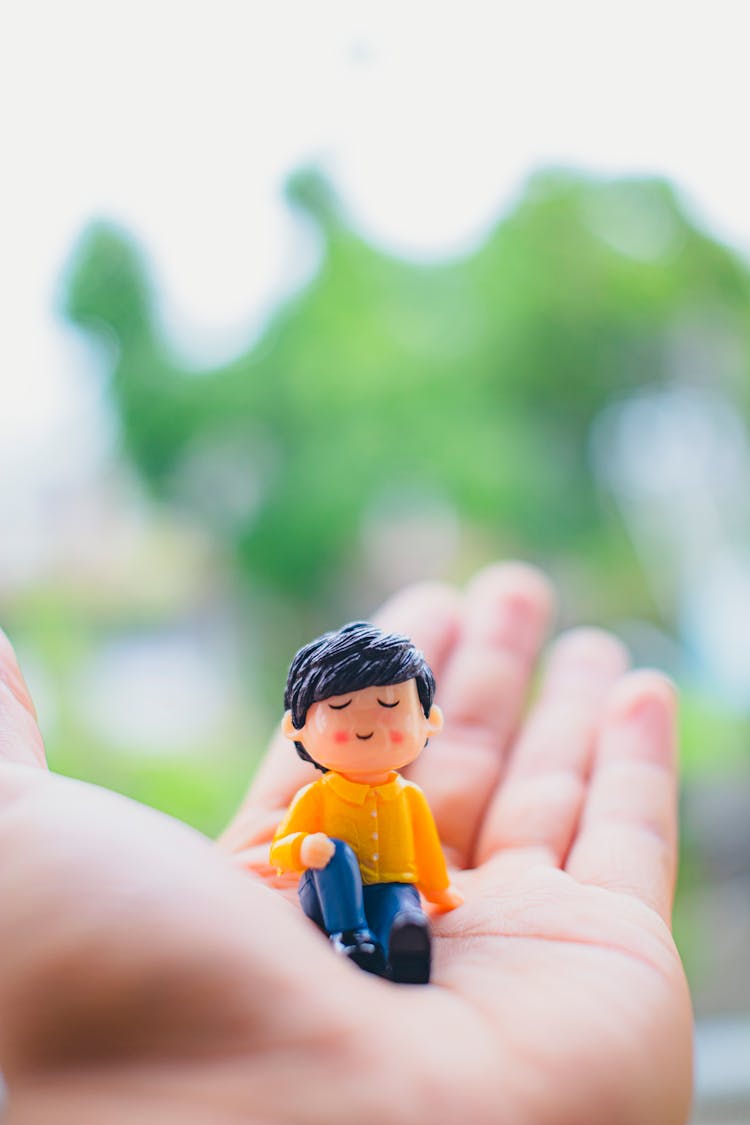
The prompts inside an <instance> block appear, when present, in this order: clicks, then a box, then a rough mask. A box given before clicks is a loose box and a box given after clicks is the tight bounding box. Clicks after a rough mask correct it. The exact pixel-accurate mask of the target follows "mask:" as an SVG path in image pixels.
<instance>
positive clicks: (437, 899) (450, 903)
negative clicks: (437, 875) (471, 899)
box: [427, 885, 464, 911]
mask: <svg viewBox="0 0 750 1125" xmlns="http://www.w3.org/2000/svg"><path fill="white" fill-rule="evenodd" d="M427 898H428V901H429V902H431V903H432V905H433V906H437V907H439V909H440V910H441V911H444V910H455V909H456V907H457V906H462V905H463V902H464V896H463V895H462V894H461V892H460V891H459V890H458V889H457V888H456V887H454V886H453V885H451V886H450V887H446V888H445V890H443V891H430V893H429V895H428V896H427Z"/></svg>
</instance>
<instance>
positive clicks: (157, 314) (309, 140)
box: [0, 0, 750, 1122]
mask: <svg viewBox="0 0 750 1125" xmlns="http://www.w3.org/2000/svg"><path fill="white" fill-rule="evenodd" d="M2 22H3V24H4V27H3V28H2V29H1V30H2V33H1V34H0V97H1V102H0V104H2V105H3V116H4V129H3V135H4V139H5V143H4V146H3V147H4V156H5V160H4V163H5V168H6V172H5V174H4V181H5V182H4V189H5V190H4V198H3V206H2V209H1V210H0V230H1V231H2V243H1V244H2V246H3V253H2V258H1V259H0V284H1V285H2V288H3V293H4V301H3V307H4V310H5V313H4V317H3V331H2V334H1V335H0V385H1V386H2V392H3V394H2V406H1V407H0V475H1V477H2V483H3V487H2V488H1V489H0V619H2V621H3V623H4V625H5V627H6V628H7V631H8V632H9V634H10V635H11V637H12V639H13V641H14V642H15V644H16V645H17V648H18V650H19V654H20V657H21V661H22V665H23V667H24V669H25V671H26V673H27V678H28V679H29V682H30V684H31V687H32V690H33V693H34V695H35V698H36V701H37V705H38V710H39V713H40V718H41V724H42V728H43V730H44V733H45V736H46V740H47V745H48V749H49V755H50V760H51V763H52V765H53V766H54V767H55V768H56V769H58V770H61V771H62V772H67V773H70V774H73V775H75V776H81V777H85V778H87V779H90V780H94V781H97V782H100V783H102V784H105V785H108V786H112V787H114V788H116V789H119V790H121V791H123V792H125V793H128V794H130V795H132V796H135V797H137V798H139V799H141V800H145V801H147V802H149V803H151V804H154V805H156V806H158V807H160V808H162V809H166V810H167V811H169V812H171V813H174V814H175V815H178V816H180V817H183V818H185V819H187V820H188V821H189V822H191V823H192V824H194V825H196V826H198V827H199V828H201V829H202V830H204V831H206V832H215V831H217V830H218V829H219V828H220V826H221V825H222V824H223V822H224V821H225V820H226V818H227V817H228V816H229V814H230V813H231V811H232V810H233V808H234V807H235V806H236V804H237V803H238V801H239V799H240V796H241V794H242V792H243V789H244V787H245V785H246V783H247V780H248V778H249V776H250V774H251V772H252V769H253V768H254V765H255V763H256V762H257V760H258V756H259V755H260V754H261V753H262V750H263V747H264V744H265V741H266V739H267V736H268V733H269V731H270V729H271V727H272V725H273V723H274V722H275V721H276V719H277V718H278V715H279V713H280V710H281V691H282V689H283V681H284V677H285V671H286V666H287V665H288V662H289V659H290V657H291V655H292V654H293V653H294V651H295V650H296V648H297V647H298V646H299V645H300V644H302V643H304V642H305V641H306V640H309V639H310V638H311V637H312V636H314V635H316V633H318V632H320V631H322V630H323V629H325V628H329V627H333V626H335V625H338V624H340V623H342V622H343V621H345V620H347V619H350V618H352V617H362V616H367V615H368V613H370V612H371V611H372V610H373V609H374V608H375V607H376V605H377V604H378V602H379V601H380V600H382V598H384V597H385V596H387V595H388V594H390V593H391V592H393V591H394V590H396V589H398V588H399V587H400V586H401V585H403V584H404V583H405V582H408V581H411V580H413V579H418V578H423V577H433V578H441V579H447V580H449V581H455V582H459V583H460V582H462V581H463V580H465V578H466V577H468V575H469V574H471V573H472V572H473V571H474V570H475V569H476V568H477V567H479V566H482V565H484V564H486V563H487V562H489V561H491V560H494V559H496V558H502V557H507V556H510V557H519V558H524V559H528V560H531V561H533V562H536V563H538V564H539V565H541V566H542V567H544V568H545V569H546V570H547V571H548V572H549V573H550V574H551V575H552V577H553V579H554V580H555V582H556V583H557V585H558V587H559V590H560V596H561V611H560V622H559V624H560V626H561V627H563V626H565V625H567V624H570V623H574V622H581V621H583V622H594V623H598V624H602V625H605V626H608V627H610V628H613V629H614V630H615V631H616V632H618V633H619V634H620V635H621V636H622V637H623V638H624V639H625V640H626V641H627V642H628V643H629V644H630V646H631V648H632V649H633V651H634V653H635V657H636V659H637V660H638V661H640V662H645V663H648V664H652V665H657V666H659V667H661V668H663V669H665V670H666V671H667V672H668V673H670V674H671V675H672V676H673V677H675V678H676V680H677V681H678V682H679V685H680V687H681V690H682V698H683V707H682V724H683V730H682V735H683V769H684V790H683V802H682V813H683V816H682V823H683V841H682V851H683V855H682V874H681V885H680V888H679V894H678V903H677V912H676V932H677V938H678V942H679V945H680V947H681V950H682V952H683V955H684V957H685V960H686V964H687V968H688V973H689V976H690V980H691V985H692V989H693V996H694V1000H695V1005H696V1011H697V1015H698V1017H699V1034H698V1072H697V1073H698V1103H697V1108H696V1121H702V1122H708V1121H730V1120H738V1121H739V1120H746V1119H747V1117H746V1116H744V1115H745V1114H746V1113H748V1114H750V1110H749V1109H748V1106H750V955H749V954H748V950H749V949H750V746H749V740H748V734H749V729H750V724H749V721H748V720H749V715H750V510H749V505H748V490H749V489H750V444H749V438H748V433H749V426H750V263H749V261H748V253H749V252H750V203H749V202H748V201H749V200H750V161H748V159H747V140H746V139H745V140H744V141H743V139H742V138H743V137H745V138H746V137H747V105H748V93H749V90H748V85H749V83H748V73H747V65H746V43H747V32H748V30H750V26H749V25H750V17H748V14H747V11H746V7H745V5H744V4H742V3H722V2H719V3H716V4H714V5H712V6H711V9H710V11H709V9H708V8H707V7H704V6H702V5H700V6H698V5H697V6H695V7H687V6H684V5H678V4H672V3H664V4H662V5H659V6H653V5H646V4H642V3H638V2H636V3H631V4H629V5H627V6H621V7H619V8H617V9H615V8H613V7H610V6H608V5H597V4H594V3H582V2H571V3H568V4H566V5H555V4H552V3H549V4H540V3H529V4H526V5H524V6H522V7H521V6H519V7H518V8H517V9H510V8H509V7H507V8H506V7H505V6H503V5H497V4H479V3H464V4H462V5H461V6H460V10H459V7H458V6H457V5H456V6H453V5H445V6H443V7H441V6H439V5H434V4H432V5H430V4H425V3H421V2H415V3H412V4H409V5H397V4H387V3H386V4H383V3H380V4H374V3H364V4H353V3H340V4H335V3H318V4H315V5H306V4H303V3H280V4H276V5H259V4H258V5H254V4H248V3H232V2H227V0H217V2H215V3H213V4H211V5H210V6H209V5H199V4H184V3H183V4H177V3H169V2H161V3H157V4H152V3H150V4H145V3H137V2H136V3H130V4H129V5H127V6H124V5H99V4H94V3H80V2H71V3H69V4H66V5H63V6H55V5H53V4H50V3H46V4H45V3H34V2H33V0H32V2H29V3H25V4H23V5H20V4H17V5H9V6H6V8H5V9H4V14H3V17H2Z"/></svg>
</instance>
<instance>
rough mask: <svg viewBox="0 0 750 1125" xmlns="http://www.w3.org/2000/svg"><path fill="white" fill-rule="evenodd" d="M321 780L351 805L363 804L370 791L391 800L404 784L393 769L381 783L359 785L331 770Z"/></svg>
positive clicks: (381, 797)
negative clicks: (387, 778) (388, 776)
mask: <svg viewBox="0 0 750 1125" xmlns="http://www.w3.org/2000/svg"><path fill="white" fill-rule="evenodd" d="M323 781H324V783H325V784H326V785H330V786H331V788H332V789H333V790H334V792H335V793H337V794H338V795H339V797H342V798H343V799H344V800H345V801H348V802H349V803H350V804H351V805H363V804H364V803H365V801H366V800H367V797H368V795H369V794H370V793H375V795H376V796H377V797H380V799H381V800H383V801H391V800H393V798H394V797H395V796H396V794H397V793H398V791H399V790H400V789H401V787H402V785H403V784H404V781H403V778H402V777H401V776H400V774H398V773H396V771H395V770H393V772H392V773H391V776H390V779H389V780H388V781H386V782H384V784H383V785H360V784H359V782H357V781H349V780H348V779H347V778H346V777H342V776H341V774H340V773H333V771H331V772H330V773H327V774H326V775H325V777H324V778H323Z"/></svg>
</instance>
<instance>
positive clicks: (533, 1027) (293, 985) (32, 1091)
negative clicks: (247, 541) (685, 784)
mask: <svg viewBox="0 0 750 1125" xmlns="http://www.w3.org/2000/svg"><path fill="white" fill-rule="evenodd" d="M550 603H551V599H550V595H549V591H548V588H547V585H546V583H545V582H544V580H543V579H542V578H541V577H540V576H539V575H538V574H537V573H536V572H535V571H532V570H530V569H529V568H526V567H521V566H518V565H506V566H499V567H493V568H491V569H489V570H487V571H484V572H483V573H481V574H480V575H478V576H477V577H476V578H475V579H474V581H473V582H472V583H471V584H470V586H469V588H468V589H467V591H466V592H465V594H462V595H461V594H459V593H457V592H455V591H452V590H450V589H448V588H444V587H439V586H433V585H430V586H422V587H417V588H414V589H412V590H408V591H406V592H404V593H403V594H401V595H400V596H399V597H397V598H396V599H394V601H393V602H391V603H389V605H387V606H386V607H385V608H384V609H383V611H381V613H380V615H379V616H378V623H379V624H381V625H382V626H383V627H384V628H387V629H399V630H401V631H403V632H406V633H408V634H409V635H410V636H411V637H412V638H413V639H414V640H415V641H416V643H417V644H418V645H419V646H420V647H421V648H422V649H423V650H424V652H425V654H426V656H427V658H428V661H429V662H430V663H431V665H432V667H433V669H434V671H435V674H436V677H437V680H438V700H439V702H440V703H441V705H442V707H443V709H444V711H445V714H446V729H445V731H444V733H443V734H442V735H441V736H440V738H439V739H436V740H435V741H434V743H432V744H431V745H430V746H429V747H428V749H427V750H426V751H425V753H424V754H423V755H422V757H421V758H420V759H419V761H418V762H417V763H416V764H415V766H414V767H413V768H412V776H413V777H414V779H415V780H417V781H418V782H419V784H420V785H421V786H422V788H423V789H424V791H425V792H426V794H427V796H428V798H429V800H430V803H431V805H432V808H433V811H434V813H435V816H436V820H437V823H438V827H439V829H440V833H441V836H442V839H443V842H444V844H445V846H446V853H447V855H448V856H449V858H450V859H451V860H452V861H453V864H454V866H455V868H456V873H455V880H456V883H457V885H458V886H459V887H460V888H461V890H462V891H463V893H464V895H465V898H466V902H465V904H464V905H463V906H462V907H460V908H459V909H458V910H456V911H453V912H452V913H451V914H446V915H442V916H440V917H438V918H436V919H435V921H434V933H435V963H434V969H433V984H432V985H431V986H429V987H426V988H416V987H408V986H399V985H393V984H390V983H388V982H386V981H383V980H380V979H376V978H373V977H370V976H369V975H367V974H364V973H362V972H359V971H358V970H357V969H356V968H355V967H354V966H353V965H351V964H350V963H348V962H346V961H344V960H340V959H338V958H336V957H335V956H334V955H333V954H332V953H331V951H330V949H329V948H328V945H327V942H326V941H325V939H324V938H323V937H322V936H321V935H320V934H319V933H318V932H317V931H316V930H315V929H314V927H313V926H311V924H310V923H309V922H308V920H307V919H306V918H305V917H304V916H303V915H302V914H301V911H300V910H299V907H298V906H297V903H296V894H295V892H294V884H293V882H291V883H290V881H289V880H279V879H278V878H277V877H276V876H275V874H274V873H273V872H272V871H271V870H270V868H269V866H268V841H269V840H270V837H271V835H272V833H273V830H274V828H275V827H276V824H277V823H278V821H279V819H280V816H281V813H282V811H283V809H284V808H285V807H286V804H287V803H288V801H289V799H290V797H291V796H292V794H293V792H294V791H295V790H296V789H297V788H298V787H299V785H300V784H303V783H304V782H305V781H307V780H310V777H311V772H312V771H311V768H310V767H308V766H306V765H305V764H304V763H301V762H299V761H298V759H297V758H296V756H295V755H294V753H293V751H292V750H291V749H290V748H289V744H288V743H287V742H286V741H285V740H282V739H280V738H279V739H277V740H276V742H275V744H274V745H273V746H272V748H271V751H270V752H269V755H268V757H267V758H266V761H265V762H264V765H263V766H262V768H261V770H260V771H259V774H258V776H257V778H256V780H255V782H254V784H253V786H252V788H251V790H250V793H249V795H248V798H247V800H246V803H245V805H244V806H243V808H242V809H241V810H240V813H239V814H238V816H237V818H236V819H235V821H234V823H233V824H232V825H231V826H230V827H229V828H228V829H227V831H226V833H225V834H224V836H223V837H222V840H221V841H220V842H219V846H218V848H217V847H216V845H213V844H211V843H210V842H209V841H207V840H205V839H204V838H203V837H201V836H200V835H199V834H198V833H195V832H193V831H191V830H190V829H188V828H186V827H185V826H184V825H180V824H178V823H176V822H174V821H172V820H170V819H169V818H167V817H164V816H162V815H160V814H158V813H155V812H153V811H152V810H148V809H144V808H142V807H139V806H137V805H134V804H133V803H132V802H129V801H127V800H125V799H124V798H121V797H118V796H115V795H113V794H110V793H107V792H105V791H102V790H99V789H96V788H95V787H92V786H86V785H83V784H81V783H77V782H72V781H68V780H65V779H62V778H57V777H54V776H52V775H50V774H49V773H47V772H46V771H45V770H44V769H43V768H40V767H42V766H43V754H42V749H41V740H40V738H39V734H38V730H37V727H36V723H35V720H34V717H33V712H32V709H31V704H30V701H29V700H28V696H27V694H26V691H25V688H24V685H23V682H22V680H21V678H20V675H19V673H18V670H17V668H16V666H15V663H14V660H13V657H12V653H11V652H10V650H9V648H8V650H7V651H4V653H3V654H2V664H1V665H0V676H2V680H3V683H2V685H0V758H2V759H4V763H3V765H2V768H0V846H2V848H3V855H4V856H6V857H8V859H9V860H10V859H12V862H10V861H7V862H6V863H5V864H3V867H2V869H1V870H0V901H2V902H3V911H2V913H1V914H0V941H1V942H2V946H1V947H2V949H3V950H4V957H3V959H2V963H0V1064H2V1067H3V1070H4V1072H5V1075H6V1079H7V1082H8V1088H9V1110H10V1114H9V1120H10V1121H11V1122H13V1121H17V1122H23V1121H45V1120H53V1119H54V1120H56V1121H63V1122H64V1121H68V1120H69V1121H71V1122H72V1121H76V1122H85V1121H107V1122H112V1123H117V1122H118V1121H133V1120H139V1121H145V1120H149V1121H150V1120H153V1121H159V1122H170V1121H180V1122H193V1121H195V1122H204V1121H205V1122H223V1121H227V1122H230V1121H257V1122H264V1123H265V1122H295V1123H296V1122H299V1123H301V1125H304V1123H308V1122H309V1123H317V1122H326V1123H337V1122H341V1123H344V1122H346V1123H350V1122H354V1121H356V1122H365V1123H369V1122H372V1123H375V1122H380V1121H382V1120H384V1119H388V1120H390V1121H393V1122H405V1123H406V1122H414V1123H415V1125H416V1123H422V1122H426V1121H431V1122H438V1123H439V1122H453V1121H461V1122H471V1123H472V1125H473V1123H477V1125H481V1123H484V1122H488V1123H489V1122H502V1123H505V1122H507V1123H509V1125H525V1123H526V1122H528V1123H530V1125H531V1123H534V1125H545V1123H547V1122H549V1123H563V1122H564V1123H568V1122H570V1123H576V1125H587V1123H588V1122H591V1123H598V1122H603V1123H604V1122H607V1123H608V1122H615V1121H616V1122H633V1123H638V1125H642V1123H649V1122H654V1123H659V1125H664V1123H667V1125H668V1123H669V1122H679V1121H684V1120H685V1119H686V1117H687V1114H688V1107H689V1099H690V1040H691V1015H690V1004H689V998H688V994H687V989H686V986H685V981H684V976H683V973H682V968H681V965H680V961H679V957H678V955H677V952H676V950H675V948H674V945H673V943H672V939H671V935H670V930H669V914H670V907H671V897H672V888H673V882H674V869H675V856H676V816H675V806H676V798H675V763H674V730H673V727H674V698H673V692H672V689H671V687H670V685H669V684H668V683H667V682H666V681H665V680H664V679H663V678H662V677H660V676H659V675H658V674H657V673H654V672H634V673H627V672H626V671H625V656H624V653H623V650H622V648H621V646H620V645H619V644H618V643H617V642H616V641H614V640H613V639H612V638H611V637H609V636H607V635H606V634H603V633H600V632H596V631H591V630H586V631H581V630H579V631H575V632H571V633H568V634H566V635H564V636H563V637H562V638H561V639H560V640H558V642H557V643H556V645H555V646H554V647H553V649H552V651H551V654H550V656H549V659H548V661H547V666H546V671H545V673H544V676H543V678H542V681H541V688H540V691H539V692H538V695H537V699H536V701H535V703H534V706H533V707H532V709H531V711H530V713H529V715H528V717H527V718H526V719H525V720H524V721H523V722H522V713H523V707H524V704H525V700H526V697H527V695H528V690H529V680H530V677H531V675H532V674H533V670H534V667H535V664H536V661H537V658H538V655H539V650H540V648H541V646H542V644H543V641H544V637H545V634H546V630H547V626H548V619H549V616H550ZM279 892H281V893H279Z"/></svg>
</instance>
